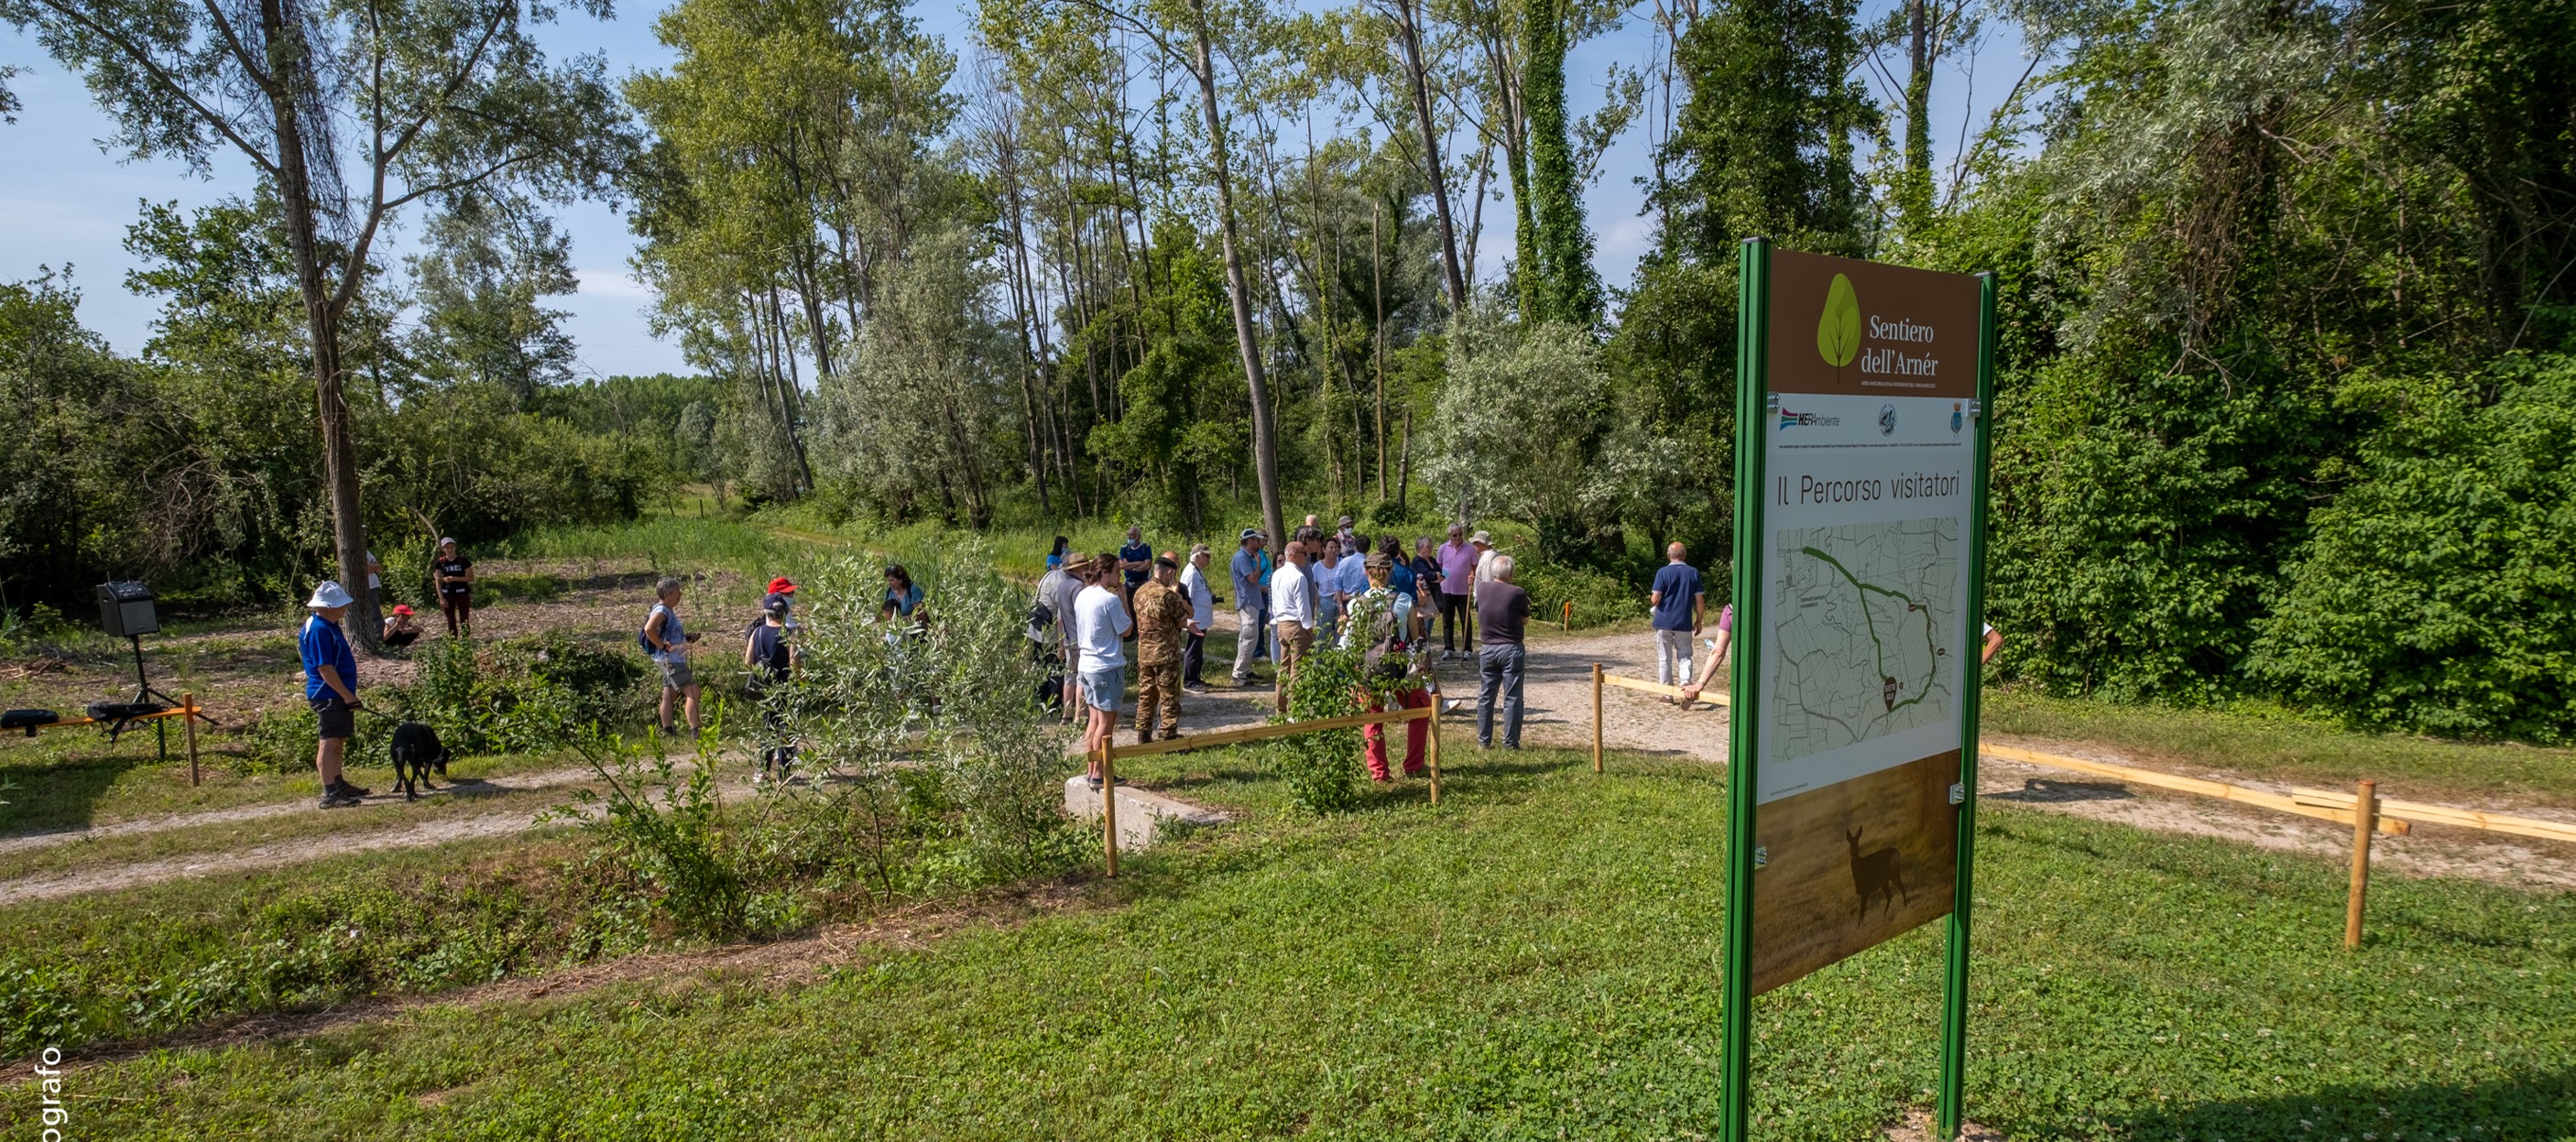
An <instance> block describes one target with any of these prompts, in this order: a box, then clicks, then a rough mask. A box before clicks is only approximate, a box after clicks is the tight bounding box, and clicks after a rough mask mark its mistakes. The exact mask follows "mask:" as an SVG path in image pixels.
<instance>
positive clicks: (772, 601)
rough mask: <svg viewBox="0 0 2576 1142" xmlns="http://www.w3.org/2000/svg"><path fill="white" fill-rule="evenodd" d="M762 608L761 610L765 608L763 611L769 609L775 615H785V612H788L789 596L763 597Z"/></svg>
mask: <svg viewBox="0 0 2576 1142" xmlns="http://www.w3.org/2000/svg"><path fill="white" fill-rule="evenodd" d="M760 609H761V610H763V611H767V612H768V613H770V614H773V615H783V614H786V613H787V596H785V595H771V596H770V597H768V598H766V599H762V600H761V601H760Z"/></svg>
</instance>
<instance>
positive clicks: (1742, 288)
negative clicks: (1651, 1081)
mask: <svg viewBox="0 0 2576 1142" xmlns="http://www.w3.org/2000/svg"><path fill="white" fill-rule="evenodd" d="M1735 313H1736V323H1737V324H1736V328H1737V329H1738V330H1739V332H1738V334H1737V336H1736V350H1735V487H1736V489H1737V491H1736V496H1735V571H1734V576H1733V579H1734V585H1733V598H1734V601H1735V664H1734V666H1733V667H1732V668H1730V672H1729V673H1728V675H1727V688H1728V689H1727V701H1728V708H1729V709H1730V710H1744V709H1748V708H1752V709H1759V708H1760V705H1759V703H1760V701H1761V685H1762V680H1761V671H1760V670H1759V665H1760V663H1761V661H1762V655H1761V645H1762V642H1761V640H1762V629H1763V628H1762V579H1761V575H1762V567H1761V562H1762V561H1761V560H1759V559H1755V558H1751V555H1752V553H1754V552H1757V551H1760V550H1761V549H1762V496H1760V495H1759V494H1753V495H1747V494H1746V493H1745V489H1754V490H1755V491H1756V492H1757V493H1758V491H1759V489H1760V488H1761V487H1762V485H1763V481H1764V480H1765V479H1766V477H1765V475H1764V473H1763V461H1764V459H1765V457H1764V455H1763V447H1762V444H1763V432H1762V422H1763V419H1764V418H1765V417H1767V416H1769V415H1770V410H1769V400H1768V393H1769V389H1770V386H1769V385H1767V384H1766V383H1764V377H1765V370H1764V368H1763V365H1764V358H1765V356H1766V351H1767V349H1768V348H1769V338H1768V330H1769V329H1770V325H1771V240H1770V239H1768V238H1747V239H1745V241H1744V246H1743V256H1742V259H1741V260H1740V261H1739V262H1738V269H1737V286H1736V301H1735ZM1754 722H1755V719H1753V718H1750V717H1745V716H1742V715H1735V716H1733V718H1732V724H1733V729H1732V730H1731V731H1730V732H1729V733H1728V734H1727V739H1726V957H1725V972H1726V979H1725V982H1724V984H1723V987H1722V990H1721V991H1720V993H1719V1003H1720V1005H1721V1018H1722V1020H1723V1023H1722V1025H1721V1026H1722V1030H1721V1031H1720V1032H1719V1035H1720V1039H1719V1047H1718V1082H1719V1087H1720V1091H1719V1098H1718V1128H1717V1136H1718V1138H1719V1139H1720V1140H1721V1142H1745V1140H1746V1139H1747V1137H1748V1136H1749V1132H1750V1131H1751V1129H1752V1124H1753V1117H1752V1111H1753V1106H1752V1100H1753V1082H1752V1077H1753V957H1752V955H1751V954H1750V952H1751V948H1752V944H1753V870H1754V868H1755V865H1754V861H1753V853H1754V844H1753V804H1754V802H1753V793H1754V789H1755V782H1754V769H1755V767H1756V766H1757V765H1758V764H1759V763H1758V762H1757V761H1756V758H1757V756H1758V754H1759V750H1758V749H1757V748H1756V747H1757V745H1758V738H1759V731H1758V730H1757V728H1756V727H1755V725H1754Z"/></svg>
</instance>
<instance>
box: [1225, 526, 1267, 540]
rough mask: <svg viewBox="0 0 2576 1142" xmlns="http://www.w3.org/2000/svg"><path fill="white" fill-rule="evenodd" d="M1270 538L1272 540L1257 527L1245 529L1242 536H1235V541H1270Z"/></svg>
mask: <svg viewBox="0 0 2576 1142" xmlns="http://www.w3.org/2000/svg"><path fill="white" fill-rule="evenodd" d="M1268 538H1270V536H1269V535H1268V534H1267V533H1264V532H1263V531H1262V530H1261V529H1260V528H1257V527H1247V528H1245V529H1243V534H1241V535H1238V536H1235V537H1234V541H1235V542H1236V543H1241V542H1243V541H1244V540H1247V539H1268Z"/></svg>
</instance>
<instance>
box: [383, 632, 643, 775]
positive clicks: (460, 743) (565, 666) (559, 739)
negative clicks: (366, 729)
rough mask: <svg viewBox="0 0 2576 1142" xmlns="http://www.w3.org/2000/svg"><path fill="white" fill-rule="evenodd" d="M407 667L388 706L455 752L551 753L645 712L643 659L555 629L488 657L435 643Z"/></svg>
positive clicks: (448, 642)
mask: <svg viewBox="0 0 2576 1142" xmlns="http://www.w3.org/2000/svg"><path fill="white" fill-rule="evenodd" d="M414 662H415V666H414V669H413V673H412V681H411V683H410V684H409V685H408V686H402V687H395V688H392V689H391V690H390V691H389V695H390V698H391V703H390V704H392V705H394V706H395V707H396V708H398V709H400V710H401V711H402V712H403V715H404V716H405V717H408V718H412V719H415V720H418V721H420V722H424V723H426V724H428V725H429V727H430V728H432V729H434V730H437V731H438V736H439V741H440V742H441V743H442V744H444V745H446V746H447V748H448V749H449V750H451V751H453V752H456V753H460V754H461V753H483V752H494V751H499V752H522V751H534V750H546V749H553V748H556V747H560V746H563V745H566V744H569V743H571V742H573V741H575V740H577V739H578V738H579V737H581V736H582V735H583V734H584V733H585V732H587V731H588V730H589V729H590V728H592V727H595V726H607V727H614V726H617V725H621V724H624V723H626V722H629V721H631V720H632V719H634V718H635V717H637V716H638V715H639V714H640V713H641V711H642V709H643V705H642V703H643V690H642V688H641V686H640V685H639V683H641V682H642V681H643V678H644V667H643V664H642V662H641V661H639V660H638V659H637V658H636V657H635V656H633V655H631V654H626V653H623V652H621V651H618V650H611V649H606V648H602V647H600V646H597V645H593V644H591V643H586V642H583V641H581V640H579V639H576V638H574V637H572V636H570V635H566V634H563V633H560V632H552V631H550V632H547V633H543V634H536V635H529V636H527V637H524V638H517V639H512V640H509V641H507V642H503V643H500V644H499V645H497V646H494V647H493V648H491V650H490V651H489V652H488V654H487V653H486V652H483V651H480V650H479V649H478V648H477V647H476V646H475V644H474V643H472V642H470V641H468V640H465V639H455V638H449V639H440V640H438V641H436V642H432V643H430V644H428V645H427V646H425V647H423V648H422V649H421V650H420V652H419V653H418V654H416V655H415V656H414Z"/></svg>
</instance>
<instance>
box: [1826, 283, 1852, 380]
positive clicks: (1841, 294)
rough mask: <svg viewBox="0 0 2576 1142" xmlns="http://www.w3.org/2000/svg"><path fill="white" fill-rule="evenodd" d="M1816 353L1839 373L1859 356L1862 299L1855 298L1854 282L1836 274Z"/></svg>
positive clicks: (1829, 290) (1827, 295)
mask: <svg viewBox="0 0 2576 1142" xmlns="http://www.w3.org/2000/svg"><path fill="white" fill-rule="evenodd" d="M1816 351H1817V352H1819V353H1822V354H1824V357H1825V363H1826V364H1828V365H1831V366H1833V367H1834V368H1835V369H1837V370H1839V369H1841V368H1842V367H1843V366H1845V365H1848V364H1851V363H1852V358H1854V357H1857V356H1859V355H1860V299H1859V298H1857V297H1854V296H1853V295H1852V284H1851V279H1850V278H1847V277H1844V276H1843V275H1841V274H1835V275H1834V284H1833V285H1832V286H1830V287H1828V288H1827V289H1826V290H1825V313H1824V316H1823V317H1821V318H1819V319H1817V321H1816Z"/></svg>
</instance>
